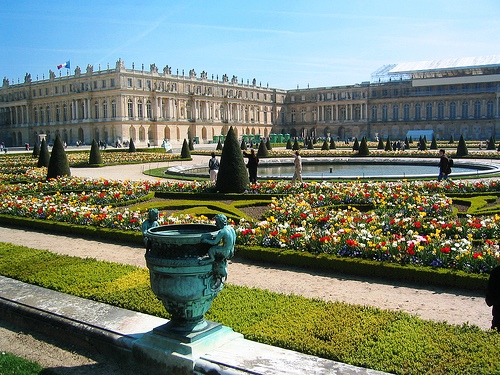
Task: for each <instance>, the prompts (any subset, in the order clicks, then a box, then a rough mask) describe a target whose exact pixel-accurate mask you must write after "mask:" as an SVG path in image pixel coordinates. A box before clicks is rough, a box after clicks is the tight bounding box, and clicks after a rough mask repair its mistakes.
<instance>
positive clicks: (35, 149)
mask: <svg viewBox="0 0 500 375" xmlns="http://www.w3.org/2000/svg"><path fill="white" fill-rule="evenodd" d="M32 156H33V159H34V158H37V157H39V156H40V145H39V144H38V142H37V141H35V145H34V146H33V154H32Z"/></svg>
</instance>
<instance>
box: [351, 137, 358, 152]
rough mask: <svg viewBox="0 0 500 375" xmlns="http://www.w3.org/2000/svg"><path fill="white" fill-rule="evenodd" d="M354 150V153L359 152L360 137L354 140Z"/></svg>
mask: <svg viewBox="0 0 500 375" xmlns="http://www.w3.org/2000/svg"><path fill="white" fill-rule="evenodd" d="M352 150H353V151H359V141H358V137H356V138H355V139H354V144H353V145H352Z"/></svg>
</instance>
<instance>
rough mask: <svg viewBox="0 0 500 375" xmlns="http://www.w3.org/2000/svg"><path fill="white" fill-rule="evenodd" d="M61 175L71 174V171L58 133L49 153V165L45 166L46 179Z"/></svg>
mask: <svg viewBox="0 0 500 375" xmlns="http://www.w3.org/2000/svg"><path fill="white" fill-rule="evenodd" d="M62 176H71V171H70V169H69V163H68V158H67V157H66V152H65V151H64V145H63V144H62V142H61V138H60V137H59V135H57V136H56V140H55V141H54V146H53V147H52V152H51V154H50V160H49V166H48V168H47V180H48V179H50V178H57V177H62Z"/></svg>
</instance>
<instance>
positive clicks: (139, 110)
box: [137, 100, 144, 118]
mask: <svg viewBox="0 0 500 375" xmlns="http://www.w3.org/2000/svg"><path fill="white" fill-rule="evenodd" d="M137 117H139V118H143V117H144V114H143V108H142V101H141V100H139V101H138V102H137Z"/></svg>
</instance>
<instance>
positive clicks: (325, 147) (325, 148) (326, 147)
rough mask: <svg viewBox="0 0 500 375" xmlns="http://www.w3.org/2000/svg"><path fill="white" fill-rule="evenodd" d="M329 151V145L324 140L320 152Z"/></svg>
mask: <svg viewBox="0 0 500 375" xmlns="http://www.w3.org/2000/svg"><path fill="white" fill-rule="evenodd" d="M329 149H330V144H329V143H328V141H327V140H326V139H325V141H324V142H323V146H321V150H322V151H328V150H329Z"/></svg>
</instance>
